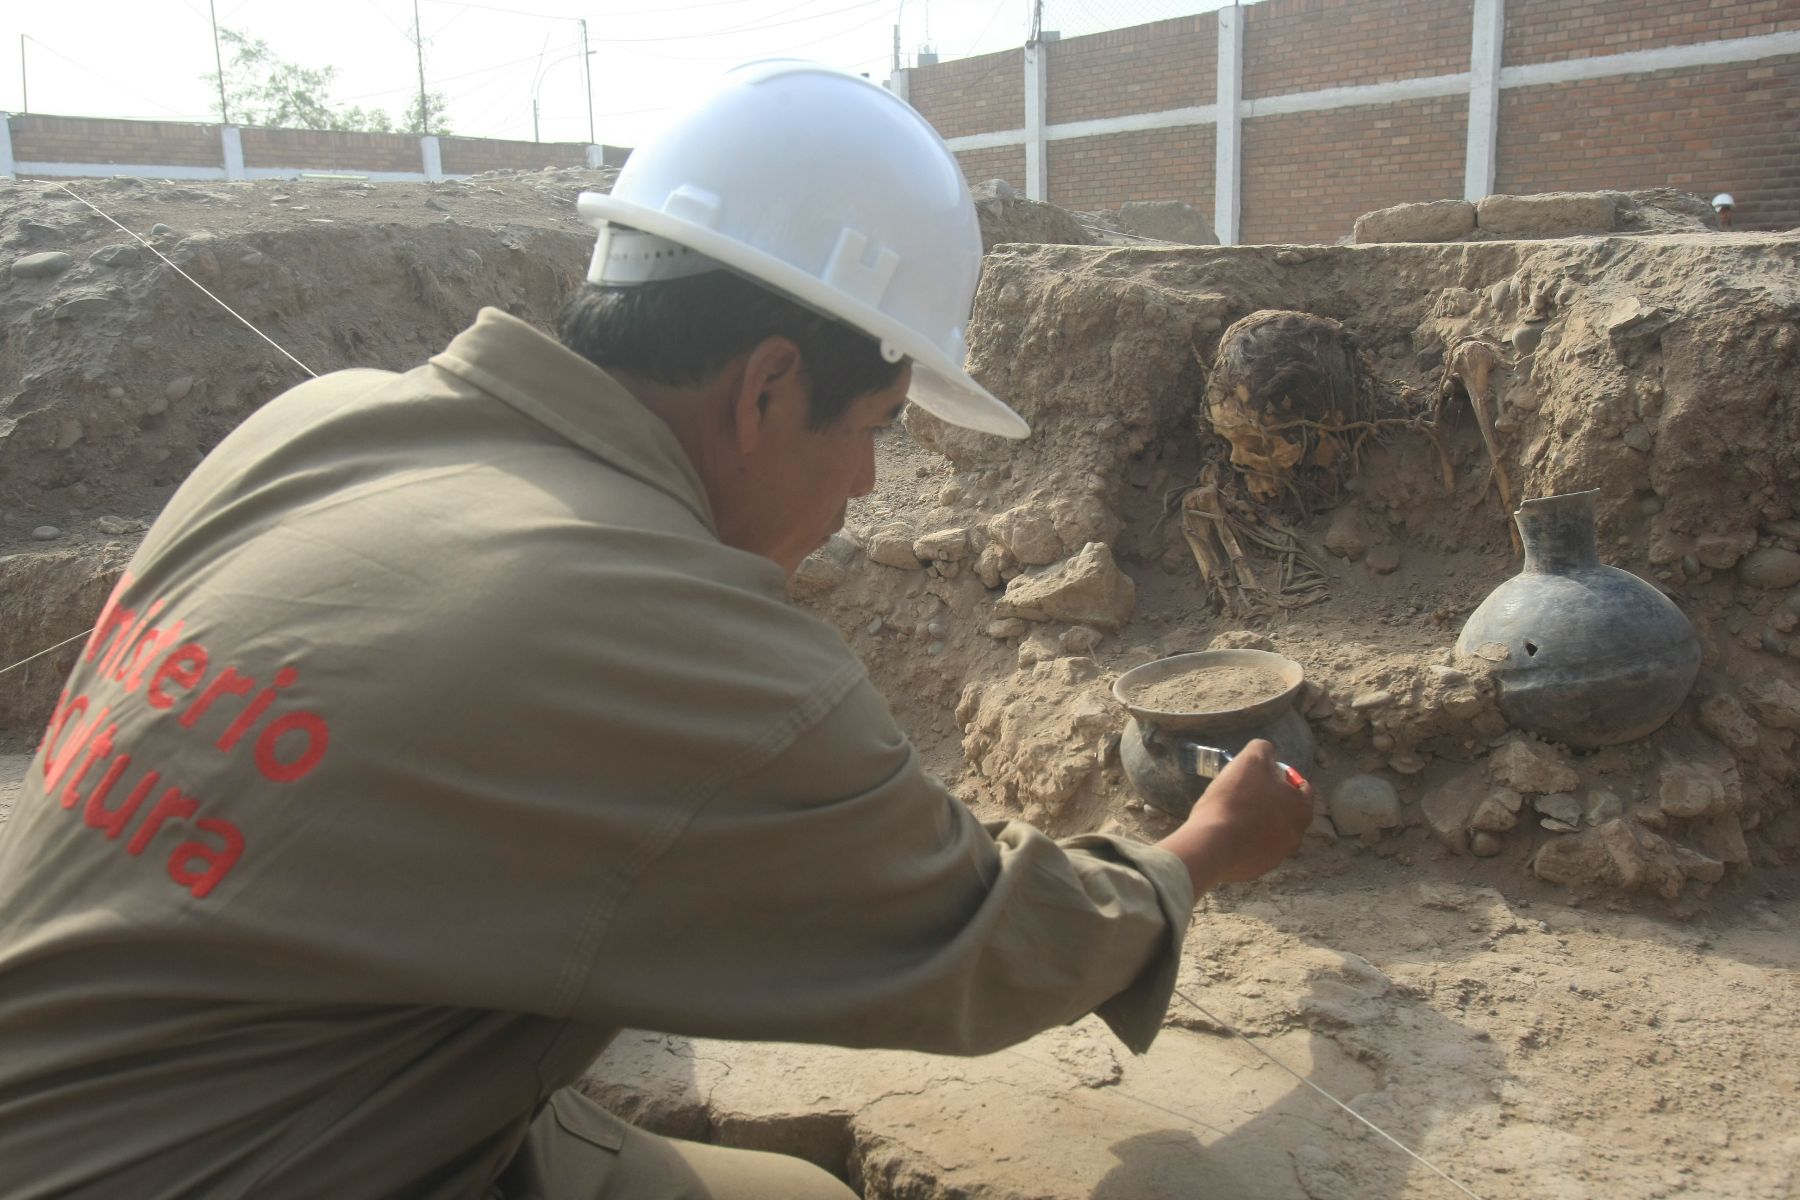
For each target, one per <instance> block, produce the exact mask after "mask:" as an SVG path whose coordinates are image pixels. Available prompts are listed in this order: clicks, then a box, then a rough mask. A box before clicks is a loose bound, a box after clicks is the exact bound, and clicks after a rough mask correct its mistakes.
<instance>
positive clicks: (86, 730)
mask: <svg viewBox="0 0 1800 1200" xmlns="http://www.w3.org/2000/svg"><path fill="white" fill-rule="evenodd" d="M86 700H87V697H86V696H82V697H79V701H80V702H82V705H81V706H82V709H83V710H84V711H85V710H86V708H87V705H86V703H85V701H86ZM110 712H112V709H110V708H103V709H101V710H100V712H99V713H98V714H97V715H96V716H95V717H94V719H93V720H91V721H89V722H88V723H87V724H86V725H83V726H81V727H80V729H79V730H77V732H76V733H75V734H74V736H72V737H70V738H69V740H68V741H66V742H63V743H62V744H61V745H60V746H59V747H58V748H57V750H56V755H55V761H54V762H52V761H51V760H50V758H49V757H46V758H45V759H44V793H45V794H46V795H48V794H49V793H51V792H54V791H55V790H56V785H57V782H58V781H59V780H61V779H62V777H63V775H64V774H66V773H67V772H68V770H69V768H70V767H71V766H73V765H75V760H76V759H77V758H78V757H80V755H81V752H82V750H83V749H85V748H86V746H87V744H88V740H89V739H90V738H92V737H93V736H94V733H95V731H96V730H98V729H99V728H100V725H101V723H102V722H103V721H105V720H106V717H107V714H109V713H110Z"/></svg>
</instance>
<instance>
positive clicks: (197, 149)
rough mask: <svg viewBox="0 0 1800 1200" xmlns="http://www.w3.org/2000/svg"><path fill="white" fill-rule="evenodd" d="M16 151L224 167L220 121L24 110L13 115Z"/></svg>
mask: <svg viewBox="0 0 1800 1200" xmlns="http://www.w3.org/2000/svg"><path fill="white" fill-rule="evenodd" d="M8 123H9V125H10V127H11V129H12V144H13V157H14V158H16V159H19V160H21V161H23V162H73V163H156V164H157V165H159V166H170V167H223V166H224V165H225V151H224V149H223V148H222V147H221V145H220V142H219V127H218V126H217V125H185V124H180V123H178V122H175V121H108V120H96V119H94V118H91V117H51V116H42V115H39V114H37V113H21V114H19V115H17V116H14V117H11V118H10V119H9V122H8Z"/></svg>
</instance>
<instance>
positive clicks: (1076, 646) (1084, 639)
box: [1057, 625, 1105, 654]
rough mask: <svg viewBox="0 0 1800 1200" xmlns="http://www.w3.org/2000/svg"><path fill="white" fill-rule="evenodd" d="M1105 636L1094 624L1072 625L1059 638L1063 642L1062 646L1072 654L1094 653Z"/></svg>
mask: <svg viewBox="0 0 1800 1200" xmlns="http://www.w3.org/2000/svg"><path fill="white" fill-rule="evenodd" d="M1104 636H1105V635H1103V634H1102V633H1101V632H1100V631H1099V630H1098V629H1095V628H1093V627H1092V626H1089V625H1072V626H1070V627H1069V628H1068V629H1065V630H1063V632H1062V637H1060V638H1059V639H1057V640H1058V641H1060V642H1061V643H1062V648H1063V649H1064V650H1067V651H1068V652H1069V653H1070V654H1092V653H1093V652H1094V650H1095V648H1096V647H1098V646H1099V645H1100V640H1101V638H1102V637H1104Z"/></svg>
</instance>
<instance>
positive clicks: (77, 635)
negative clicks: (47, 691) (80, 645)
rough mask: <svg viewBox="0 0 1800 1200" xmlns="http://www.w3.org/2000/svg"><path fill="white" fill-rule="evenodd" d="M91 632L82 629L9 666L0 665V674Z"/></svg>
mask: <svg viewBox="0 0 1800 1200" xmlns="http://www.w3.org/2000/svg"><path fill="white" fill-rule="evenodd" d="M94 628H98V626H95V627H94ZM92 632H94V630H93V629H84V630H82V631H81V632H80V633H78V634H76V635H75V636H74V637H72V638H64V639H63V640H62V641H60V642H58V643H56V645H54V646H51V647H49V648H48V649H44V650H39V651H38V652H37V653H36V654H33V655H32V656H31V657H30V658H21V659H20V660H19V661H18V662H16V663H14V664H13V665H12V666H10V667H0V675H4V674H6V673H7V672H8V671H12V670H17V669H18V668H19V667H22V666H24V665H25V664H26V663H28V662H34V661H36V660H37V659H40V658H42V657H44V655H46V654H53V653H55V652H56V651H58V650H61V649H62V648H63V647H64V646H66V645H68V644H69V643H70V642H79V641H80V640H81V639H82V638H84V637H86V636H87V635H88V634H90V633H92Z"/></svg>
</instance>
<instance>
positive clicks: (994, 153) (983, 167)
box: [956, 146, 1025, 195]
mask: <svg viewBox="0 0 1800 1200" xmlns="http://www.w3.org/2000/svg"><path fill="white" fill-rule="evenodd" d="M956 161H957V162H958V163H959V164H960V165H961V166H962V173H963V178H964V179H966V180H968V181H969V186H970V187H975V186H976V185H978V184H983V183H986V182H987V181H988V180H990V179H1004V180H1006V182H1008V183H1010V184H1012V185H1013V187H1015V188H1017V189H1018V191H1019V194H1020V195H1024V194H1025V147H1023V146H995V147H993V148H991V149H988V150H959V151H957V154H956Z"/></svg>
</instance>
